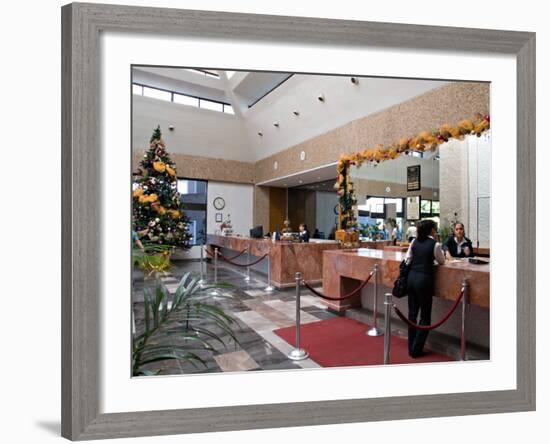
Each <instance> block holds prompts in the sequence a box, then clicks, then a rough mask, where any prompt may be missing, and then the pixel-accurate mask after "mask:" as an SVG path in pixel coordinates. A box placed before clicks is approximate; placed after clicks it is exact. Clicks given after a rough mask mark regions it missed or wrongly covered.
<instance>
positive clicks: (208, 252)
mask: <svg viewBox="0 0 550 444" xmlns="http://www.w3.org/2000/svg"><path fill="white" fill-rule="evenodd" d="M218 249H219V247H218ZM246 250H247V249H246V248H245V249H244V250H243V251H241V252H240V253H237V254H236V255H235V256H233V257H229V258H226V257H225V256H224V257H223V258H222V259H231V260H233V259H237V258H238V257H239V256H242V255H243V254H244V253H246ZM206 253H207V254H209V255H210V256H212V257H213V256H214V253H211V252H210V250H208V249H207V250H206ZM221 256H223V255H222V254H221V253H220V257H221Z"/></svg>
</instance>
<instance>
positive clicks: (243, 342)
mask: <svg viewBox="0 0 550 444" xmlns="http://www.w3.org/2000/svg"><path fill="white" fill-rule="evenodd" d="M205 268H207V275H206V278H207V280H208V281H209V282H212V280H213V268H212V266H211V265H210V264H208V265H207V267H205ZM188 271H191V272H196V273H198V272H199V263H198V262H193V261H180V262H175V263H174V266H173V267H172V268H171V269H170V274H169V275H168V276H165V277H163V278H161V279H162V281H163V283H164V285H165V286H166V288H167V289H168V291H169V292H170V293H173V292H174V291H175V290H176V288H177V284H178V282H179V280H180V279H181V276H183V274H184V273H186V272H188ZM244 278H245V274H244V273H243V272H242V269H238V268H236V267H233V266H231V265H228V266H226V265H225V264H224V265H221V266H219V268H218V282H226V283H230V284H232V285H233V286H234V287H233V288H231V289H221V290H220V291H221V293H222V294H223V296H222V297H211V298H209V300H208V301H207V302H208V303H210V304H213V305H216V306H219V307H221V308H223V310H224V311H225V313H226V314H228V315H230V316H232V317H233V318H234V319H235V320H236V321H237V324H234V332H235V336H236V338H237V341H238V343H235V341H233V340H232V339H231V337H230V336H229V335H227V334H223V332H222V331H219V332H218V333H219V334H220V335H221V337H222V339H223V341H224V342H225V344H226V347H225V348H224V347H222V346H221V344H219V343H215V342H213V343H212V345H213V346H214V347H215V348H216V350H215V351H214V352H211V351H204V350H198V351H196V353H197V354H198V355H199V356H200V357H201V358H202V359H203V360H204V361H205V362H206V364H207V365H206V368H205V367H204V366H202V365H197V366H196V367H195V366H193V365H192V364H190V363H189V362H187V361H184V360H166V361H159V362H156V363H154V364H150V365H149V366H148V367H146V368H147V369H148V370H153V371H159V374H161V375H175V374H188V373H212V372H232V371H250V370H283V369H299V368H315V367H319V365H318V364H317V363H315V362H314V361H312V360H311V359H305V360H303V361H291V360H289V359H288V358H287V354H288V353H289V352H290V351H291V350H292V347H291V346H290V345H289V344H288V343H287V342H285V341H284V340H283V339H281V338H280V337H279V336H277V335H276V334H274V333H273V330H277V329H279V328H281V327H289V326H292V325H294V324H295V316H296V297H295V289H294V288H290V289H287V290H284V291H278V290H275V291H273V292H271V293H267V292H265V291H264V289H265V287H266V286H267V283H266V281H265V277H264V276H263V275H260V274H256V273H254V272H252V274H251V280H250V281H249V282H246V281H245V279H244ZM143 286H144V279H143V276H142V275H141V273H140V272H139V271H137V272H135V273H134V285H133V290H134V293H133V298H134V300H133V309H134V318H135V329H136V330H137V332H138V333H140V332H141V331H142V330H143V328H144V327H143V322H144V321H143V318H144V316H143ZM334 316H336V315H335V314H333V313H330V312H328V311H327V310H325V309H324V306H323V304H322V303H321V302H320V301H319V299H318V298H316V297H315V296H313V295H311V294H309V293H308V292H307V291H306V290H302V297H301V324H307V323H310V322H316V321H319V320H323V319H328V318H331V317H334ZM182 341H183V342H182ZM185 341H186V340H184V339H181V338H178V336H177V335H172V336H168V337H163V338H162V339H161V341H160V342H159V344H161V345H167V346H168V347H174V346H177V345H182V344H185V345H186V346H189V341H187V342H185Z"/></svg>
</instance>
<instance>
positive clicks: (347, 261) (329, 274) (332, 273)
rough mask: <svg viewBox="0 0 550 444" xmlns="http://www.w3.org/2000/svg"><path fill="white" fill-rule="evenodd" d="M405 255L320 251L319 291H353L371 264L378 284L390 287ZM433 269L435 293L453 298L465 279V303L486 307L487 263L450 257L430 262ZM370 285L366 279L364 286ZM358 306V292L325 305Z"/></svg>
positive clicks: (340, 293)
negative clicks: (320, 274)
mask: <svg viewBox="0 0 550 444" xmlns="http://www.w3.org/2000/svg"><path fill="white" fill-rule="evenodd" d="M405 254H406V253H404V252H399V251H388V250H386V249H384V250H373V249H356V250H338V251H325V252H324V253H323V293H324V294H326V295H329V296H332V297H341V296H343V295H345V294H347V293H349V292H350V291H353V290H354V289H355V288H356V287H357V285H358V284H359V282H360V281H363V280H365V279H366V278H367V277H368V275H369V273H370V272H371V271H372V269H373V268H374V265H375V264H378V265H379V277H378V282H379V284H380V285H381V286H383V287H388V288H392V287H393V283H394V281H395V279H396V278H397V276H398V275H399V264H400V263H401V261H402V260H403V259H404V258H405ZM434 268H435V282H434V293H435V296H438V297H440V298H443V299H450V300H455V299H456V297H457V295H458V292H459V290H460V288H461V285H462V280H463V279H464V278H466V279H468V282H469V284H470V289H469V302H470V303H471V304H475V305H478V306H480V307H483V308H489V295H490V279H489V276H490V265H489V264H483V265H474V264H470V263H468V261H467V259H454V260H450V261H447V262H446V263H445V265H434ZM372 282H374V281H372ZM371 285H372V284H371V283H370V282H369V284H368V286H371ZM325 302H327V301H325ZM359 305H360V295H357V296H354V297H351V298H350V299H347V300H344V301H330V302H329V307H330V308H331V309H333V310H335V311H339V312H342V311H345V310H346V309H348V308H352V307H358V306H359Z"/></svg>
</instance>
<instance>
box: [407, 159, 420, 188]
mask: <svg viewBox="0 0 550 444" xmlns="http://www.w3.org/2000/svg"><path fill="white" fill-rule="evenodd" d="M420 187H421V184H420V165H412V166H408V167H407V191H418V190H420Z"/></svg>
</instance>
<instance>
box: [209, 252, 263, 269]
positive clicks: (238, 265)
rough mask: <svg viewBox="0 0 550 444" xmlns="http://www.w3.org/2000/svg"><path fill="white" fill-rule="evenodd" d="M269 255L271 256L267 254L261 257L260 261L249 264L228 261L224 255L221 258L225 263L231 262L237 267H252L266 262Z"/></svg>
mask: <svg viewBox="0 0 550 444" xmlns="http://www.w3.org/2000/svg"><path fill="white" fill-rule="evenodd" d="M268 255H269V253H266V254H264V255H263V256H262V257H260V258H259V259H257V260H255V261H253V262H250V263H249V264H238V263H237V262H233V261H231V260H230V259H227V258H226V257H223V255H220V257H221V258H222V259H223V260H224V261H226V262H229V263H230V264H232V265H236V266H237V267H252V265H256V264H257V263H258V262H260V261H262V260H264V259H265V258H266V257H267V256H268Z"/></svg>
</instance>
